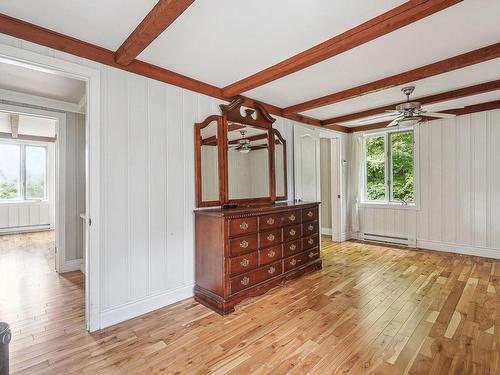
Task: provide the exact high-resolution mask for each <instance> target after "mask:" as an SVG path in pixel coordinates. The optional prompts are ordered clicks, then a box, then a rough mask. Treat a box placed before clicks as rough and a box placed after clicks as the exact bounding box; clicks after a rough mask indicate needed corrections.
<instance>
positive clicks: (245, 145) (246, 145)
mask: <svg viewBox="0 0 500 375" xmlns="http://www.w3.org/2000/svg"><path fill="white" fill-rule="evenodd" d="M246 133H247V131H246V130H240V134H241V139H240V140H238V143H237V144H235V145H233V146H229V148H230V149H232V150H235V151H238V152H241V153H242V154H248V153H249V152H250V151H251V147H250V140H248V139H247V138H245V134H246Z"/></svg>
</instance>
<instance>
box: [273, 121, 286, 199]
mask: <svg viewBox="0 0 500 375" xmlns="http://www.w3.org/2000/svg"><path fill="white" fill-rule="evenodd" d="M273 138H274V173H275V183H276V200H286V199H287V181H286V179H287V176H286V142H285V140H284V139H283V137H282V136H281V134H280V132H279V131H277V130H276V129H273Z"/></svg>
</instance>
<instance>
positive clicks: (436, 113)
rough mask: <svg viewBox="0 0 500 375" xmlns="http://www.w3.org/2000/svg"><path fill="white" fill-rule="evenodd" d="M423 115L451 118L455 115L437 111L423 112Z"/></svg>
mask: <svg viewBox="0 0 500 375" xmlns="http://www.w3.org/2000/svg"><path fill="white" fill-rule="evenodd" d="M424 115H425V116H429V117H436V118H453V117H455V116H456V115H454V114H452V113H438V112H424Z"/></svg>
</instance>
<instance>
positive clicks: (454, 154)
mask: <svg viewBox="0 0 500 375" xmlns="http://www.w3.org/2000/svg"><path fill="white" fill-rule="evenodd" d="M499 145H500V110H494V111H486V112H479V113H474V114H470V115H463V116H457V117H456V118H453V119H446V120H434V121H430V122H427V123H424V124H422V125H421V126H420V210H419V211H414V210H403V209H399V210H398V209H392V208H361V209H360V224H361V231H362V232H366V233H375V234H380V235H391V236H398V237H408V238H415V237H416V238H417V246H418V247H421V248H427V249H434V250H442V251H452V252H459V253H466V254H474V255H481V256H488V257H494V258H500V167H499V165H500V147H499Z"/></svg>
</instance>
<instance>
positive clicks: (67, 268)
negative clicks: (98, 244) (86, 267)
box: [59, 259, 83, 273]
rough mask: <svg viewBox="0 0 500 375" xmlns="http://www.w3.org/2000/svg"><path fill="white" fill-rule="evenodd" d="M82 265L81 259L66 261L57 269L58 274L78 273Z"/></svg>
mask: <svg viewBox="0 0 500 375" xmlns="http://www.w3.org/2000/svg"><path fill="white" fill-rule="evenodd" d="M82 263H83V259H74V260H67V261H66V262H64V264H63V265H61V267H59V273H65V272H73V271H80V270H81V266H82Z"/></svg>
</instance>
